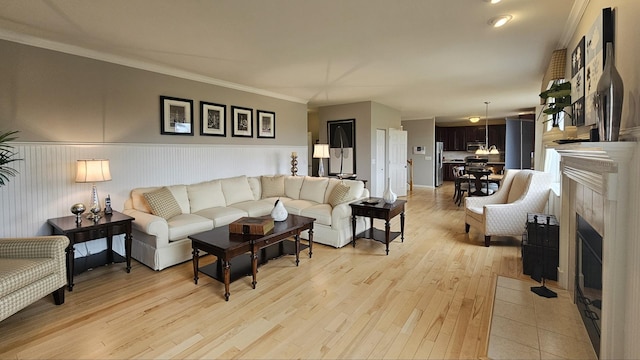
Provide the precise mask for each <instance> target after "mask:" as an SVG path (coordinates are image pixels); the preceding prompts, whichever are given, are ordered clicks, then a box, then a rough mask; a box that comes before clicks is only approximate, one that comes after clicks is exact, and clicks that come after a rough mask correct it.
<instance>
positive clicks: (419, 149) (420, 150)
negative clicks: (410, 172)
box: [413, 146, 426, 155]
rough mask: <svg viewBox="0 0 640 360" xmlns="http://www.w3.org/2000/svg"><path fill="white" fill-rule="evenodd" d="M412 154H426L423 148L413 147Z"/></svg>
mask: <svg viewBox="0 0 640 360" xmlns="http://www.w3.org/2000/svg"><path fill="white" fill-rule="evenodd" d="M413 153H414V154H422V155H424V154H426V152H425V148H424V146H414V147H413Z"/></svg>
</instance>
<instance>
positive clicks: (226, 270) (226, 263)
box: [222, 259, 231, 301]
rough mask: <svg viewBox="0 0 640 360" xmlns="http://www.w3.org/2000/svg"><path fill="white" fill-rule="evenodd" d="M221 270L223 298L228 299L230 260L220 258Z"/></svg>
mask: <svg viewBox="0 0 640 360" xmlns="http://www.w3.org/2000/svg"><path fill="white" fill-rule="evenodd" d="M222 271H223V273H224V299H225V300H226V301H229V295H231V294H230V293H229V283H230V282H231V262H230V261H229V260H227V259H223V260H222Z"/></svg>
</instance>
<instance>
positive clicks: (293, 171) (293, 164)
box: [291, 151, 298, 176]
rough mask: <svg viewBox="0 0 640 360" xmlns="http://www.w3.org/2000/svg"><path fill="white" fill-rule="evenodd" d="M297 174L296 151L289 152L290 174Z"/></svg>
mask: <svg viewBox="0 0 640 360" xmlns="http://www.w3.org/2000/svg"><path fill="white" fill-rule="evenodd" d="M296 175H298V153H297V152H295V151H294V152H292V153H291V176H296Z"/></svg>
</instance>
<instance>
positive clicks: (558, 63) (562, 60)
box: [540, 49, 585, 105]
mask: <svg viewBox="0 0 640 360" xmlns="http://www.w3.org/2000/svg"><path fill="white" fill-rule="evenodd" d="M582 56H585V55H584V54H582ZM566 66H567V49H558V50H554V51H553V53H552V54H551V60H550V61H549V65H548V66H547V71H546V72H545V74H544V77H543V78H542V86H541V89H540V91H541V92H544V91H545V90H547V89H548V88H549V83H550V82H552V81H554V80H563V79H564V78H565V67H566ZM544 104H545V100H544V99H542V98H541V99H540V105H544Z"/></svg>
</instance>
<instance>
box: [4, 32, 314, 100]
mask: <svg viewBox="0 0 640 360" xmlns="http://www.w3.org/2000/svg"><path fill="white" fill-rule="evenodd" d="M0 39H2V40H7V41H11V42H15V43H20V44H24V45H29V46H34V47H38V48H43V49H48V50H53V51H58V52H63V53H66V54H71V55H77V56H82V57H86V58H90V59H94V60H100V61H105V62H108V63H113V64H118V65H122V66H127V67H131V68H135V69H140V70H146V71H151V72H155V73H159V74H163V75H170V76H175V77H178V78H181V79H187V80H193V81H198V82H202V83H206V84H211V85H216V86H221V87H225V88H229V89H234V90H239V91H244V92H248V93H252V94H256V95H263V96H268V97H271V98H276V99H280V100H286V101H291V102H295V103H300V104H307V103H308V100H304V99H300V98H297V97H293V96H288V95H283V94H279V93H275V92H272V91H268V90H263V89H258V88H254V87H251V86H246V85H241V84H236V83H232V82H229V81H224V80H219V79H215V78H212V77H209V76H204V75H200V74H196V73H193V72H190V71H184V70H180V69H176V68H173V67H170V66H165V65H158V64H153V63H150V62H146V61H140V60H134V59H130V58H126V57H123V56H118V55H114V54H109V53H105V52H101V51H96V50H91V49H86V48H83V47H79V46H75V45H70V44H65V43H61V42H57V41H52V40H46V39H42V38H39V37H35V36H31V35H26V34H21V33H17V32H13V31H9V30H5V29H0Z"/></svg>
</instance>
